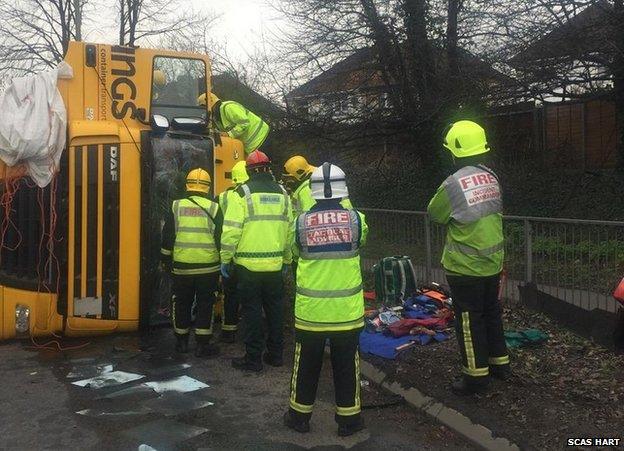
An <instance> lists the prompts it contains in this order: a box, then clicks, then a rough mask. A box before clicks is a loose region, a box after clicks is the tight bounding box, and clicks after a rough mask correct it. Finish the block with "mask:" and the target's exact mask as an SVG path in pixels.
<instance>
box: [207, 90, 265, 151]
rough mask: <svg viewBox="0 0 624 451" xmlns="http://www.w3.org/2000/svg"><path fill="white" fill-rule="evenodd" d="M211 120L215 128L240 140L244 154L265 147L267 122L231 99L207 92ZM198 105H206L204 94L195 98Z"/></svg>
mask: <svg viewBox="0 0 624 451" xmlns="http://www.w3.org/2000/svg"><path fill="white" fill-rule="evenodd" d="M209 100H210V105H209V106H210V111H211V117H212V122H213V123H214V125H215V127H216V128H217V130H219V131H221V132H225V133H227V134H228V135H230V136H231V137H232V138H234V139H238V140H240V141H242V143H243V147H244V149H245V155H249V154H250V153H251V152H253V151H254V150H256V149H260V148H262V149H266V148H267V147H268V146H267V142H266V141H267V137H268V135H269V130H270V129H269V124H267V123H266V122H264V121H263V120H262V118H260V117H259V116H258V115H257V114H255V113H253V112H252V111H249V110H248V109H247V108H245V107H244V106H243V105H241V104H240V103H238V102H234V101H233V100H221V99H219V98H218V97H217V96H216V95H215V94H214V93H212V92H211V93H210V94H209ZM197 103H198V104H199V105H206V94H202V95H200V96H199V97H198V98H197Z"/></svg>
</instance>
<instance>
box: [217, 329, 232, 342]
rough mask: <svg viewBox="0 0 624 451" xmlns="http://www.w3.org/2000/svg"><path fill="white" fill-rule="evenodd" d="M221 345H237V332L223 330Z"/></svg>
mask: <svg viewBox="0 0 624 451" xmlns="http://www.w3.org/2000/svg"><path fill="white" fill-rule="evenodd" d="M219 340H220V341H221V343H235V342H236V331H235V330H222V331H221V337H220V338H219Z"/></svg>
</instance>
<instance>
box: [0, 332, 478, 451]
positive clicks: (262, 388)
mask: <svg viewBox="0 0 624 451" xmlns="http://www.w3.org/2000/svg"><path fill="white" fill-rule="evenodd" d="M85 342H86V341H85V340H78V341H72V342H64V345H77V344H82V343H85ZM172 348H173V339H172V336H171V331H169V330H166V329H162V330H158V331H156V332H154V333H153V335H152V336H151V338H150V340H149V341H148V342H146V341H144V340H143V341H141V340H140V339H139V337H138V336H134V335H124V336H116V337H102V338H97V339H92V340H90V344H89V345H88V346H86V347H84V348H82V349H78V350H69V351H64V352H59V351H52V350H45V349H37V348H34V347H32V343H30V342H29V341H21V342H20V341H14V342H9V343H5V344H2V345H0V381H1V383H0V399H2V406H3V408H2V409H1V410H0V431H1V433H0V448H1V449H20V450H25V449H64V450H67V449H81V450H84V449H98V450H103V449H104V450H108V449H111V450H112V449H114V450H137V449H149V448H146V447H142V448H141V445H148V446H150V447H152V448H155V449H157V450H159V451H162V450H168V449H185V450H186V449H189V450H190V449H219V450H222V449H239V450H240V449H254V450H256V449H271V450H279V449H323V450H329V449H354V450H357V449H362V450H364V449H366V450H369V449H382V448H386V449H410V450H411V449H453V450H455V449H472V448H471V446H470V445H468V444H467V443H466V442H465V441H464V440H463V439H461V438H460V437H458V436H456V435H455V434H454V433H452V432H451V431H449V430H447V429H446V428H444V427H443V426H441V425H439V424H437V423H435V422H433V421H432V420H430V419H428V418H427V417H425V416H424V415H422V414H421V413H419V412H417V411H415V410H413V409H411V408H409V407H407V406H405V405H404V404H402V403H401V402H400V400H398V399H396V398H393V397H391V396H389V395H387V394H385V393H382V392H379V391H378V390H377V389H376V388H374V387H372V386H370V385H367V384H366V382H364V386H363V387H362V396H363V405H364V407H365V409H364V411H363V415H364V418H365V421H366V424H367V426H368V428H367V429H366V430H365V431H362V432H360V433H358V434H356V435H354V436H352V437H348V438H339V437H338V436H337V434H336V430H337V427H336V424H335V423H334V419H333V416H334V413H333V412H334V411H333V387H332V383H331V370H330V368H329V361H327V362H326V364H325V366H324V370H323V375H322V378H323V379H322V382H321V384H320V388H319V395H318V399H317V402H316V405H315V411H314V416H313V418H312V422H311V427H312V431H311V432H310V433H309V434H298V433H296V432H292V431H290V430H288V429H287V428H285V427H284V426H283V425H282V415H283V413H284V411H285V410H286V407H287V400H288V390H289V380H290V365H285V367H283V368H265V371H264V372H263V373H262V374H259V375H257V374H243V373H240V372H238V371H236V370H234V369H232V368H231V367H230V358H232V357H235V356H238V355H240V353H241V352H242V347H241V344H235V345H227V346H222V355H221V356H220V357H218V358H215V359H209V360H206V359H196V358H195V357H193V356H192V355H191V354H189V355H186V356H183V357H178V356H175V354H173V352H172ZM288 348H289V350H290V348H291V346H288ZM111 366H112V367H111ZM111 370H112V371H123V372H128V373H131V374H134V375H136V376H134V377H139V376H143V377H141V378H140V379H137V380H134V381H131V382H127V383H124V384H121V385H117V386H105V387H102V388H96V387H95V386H94V385H93V383H92V384H91V385H90V386H78V385H75V384H73V383H74V382H78V383H81V382H80V381H84V380H86V379H88V378H90V377H92V376H95V375H96V374H97V373H100V374H102V373H103V372H105V371H109V373H104V375H105V376H106V377H105V379H109V377H108V376H107V374H108V375H110V371H111ZM414 370H415V374H417V369H414ZM115 375H117V373H115ZM180 376H188V377H190V378H193V379H194V380H196V381H199V382H201V383H204V384H207V385H208V387H206V388H202V389H199V390H196V391H192V392H186V393H179V392H171V391H169V392H163V393H161V394H159V393H157V392H155V391H154V390H153V389H152V388H150V387H148V386H145V385H144V384H145V383H146V382H154V381H167V380H171V379H174V378H178V377H180ZM178 380H179V381H186V382H189V381H190V379H178ZM191 382H192V381H191ZM83 384H84V382H83Z"/></svg>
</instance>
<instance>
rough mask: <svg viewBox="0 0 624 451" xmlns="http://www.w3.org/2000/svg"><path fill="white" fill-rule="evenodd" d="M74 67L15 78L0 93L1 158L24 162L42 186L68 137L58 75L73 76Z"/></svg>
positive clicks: (61, 66)
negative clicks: (58, 86) (57, 84)
mask: <svg viewBox="0 0 624 451" xmlns="http://www.w3.org/2000/svg"><path fill="white" fill-rule="evenodd" d="M72 77H73V71H72V68H71V67H70V66H69V65H68V64H67V63H65V62H61V63H60V64H59V65H58V67H57V68H56V69H52V70H50V71H47V72H43V73H40V74H37V75H34V76H28V77H21V78H15V79H13V81H12V82H11V84H10V85H9V87H8V88H7V89H6V91H4V92H3V93H2V94H0V159H2V161H4V163H5V164H6V165H7V166H15V165H16V164H24V165H25V166H26V169H27V171H28V175H30V177H31V178H32V179H33V180H34V181H35V183H36V184H37V185H38V186H39V187H41V188H43V187H45V186H47V185H48V184H49V183H50V182H51V181H52V177H53V176H54V173H55V172H56V171H57V170H58V167H59V160H60V158H61V153H62V152H63V149H64V147H65V141H66V137H67V111H66V109H65V104H64V103H63V99H62V97H61V93H60V92H59V90H58V89H57V87H56V82H57V80H58V79H59V78H72Z"/></svg>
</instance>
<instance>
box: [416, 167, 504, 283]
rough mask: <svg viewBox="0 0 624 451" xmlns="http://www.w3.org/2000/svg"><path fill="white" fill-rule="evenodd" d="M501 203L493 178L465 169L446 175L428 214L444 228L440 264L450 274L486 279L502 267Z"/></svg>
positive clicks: (487, 171) (479, 169) (490, 174)
mask: <svg viewBox="0 0 624 451" xmlns="http://www.w3.org/2000/svg"><path fill="white" fill-rule="evenodd" d="M502 210H503V200H502V195H501V189H500V185H499V182H498V178H497V177H496V175H495V174H494V173H493V172H492V171H491V170H490V169H488V168H487V167H485V166H481V165H479V166H466V167H464V168H462V169H460V170H458V171H457V172H455V173H454V174H453V175H451V176H449V177H448V178H447V179H446V180H445V181H444V182H443V183H442V185H440V187H439V188H438V191H437V192H436V194H435V196H434V197H433V199H431V202H429V206H428V208H427V211H428V212H429V214H430V216H431V218H432V219H433V220H434V221H435V222H438V223H441V224H446V225H447V233H446V245H445V247H444V252H443V254H442V265H443V266H444V268H445V269H446V271H447V272H449V273H451V274H460V275H466V276H477V277H485V276H491V275H494V274H498V273H499V272H501V270H502V267H503V259H504V240H503V223H502Z"/></svg>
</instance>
